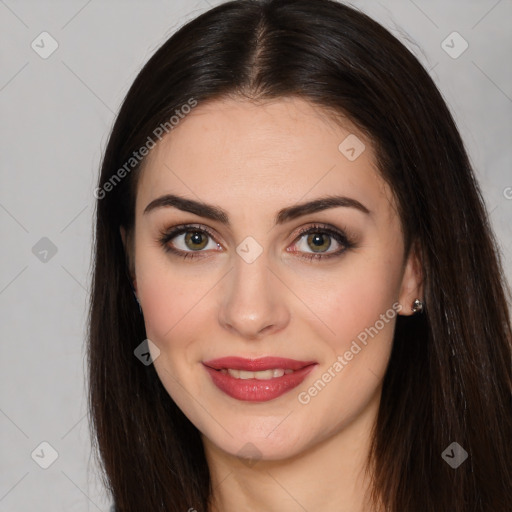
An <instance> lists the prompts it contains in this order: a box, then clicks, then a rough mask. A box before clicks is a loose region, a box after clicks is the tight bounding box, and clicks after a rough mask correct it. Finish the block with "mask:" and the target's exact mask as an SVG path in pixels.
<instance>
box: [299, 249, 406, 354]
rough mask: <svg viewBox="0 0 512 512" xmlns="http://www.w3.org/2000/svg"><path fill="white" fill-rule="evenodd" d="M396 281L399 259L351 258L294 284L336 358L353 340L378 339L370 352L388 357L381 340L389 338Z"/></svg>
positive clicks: (396, 289)
mask: <svg viewBox="0 0 512 512" xmlns="http://www.w3.org/2000/svg"><path fill="white" fill-rule="evenodd" d="M384 254H385V253H384ZM400 279H401V267H400V257H399V255H389V257H387V258H384V257H382V253H381V254H380V255H379V256H375V257H374V256H373V255H372V256H371V257H365V258H363V257H360V256H359V255H355V256H353V257H351V260H350V261H348V260H347V262H346V264H343V265H341V266H340V268H339V270H338V271H336V272H332V273H330V274H329V275H328V276H327V275H326V276H322V277H320V278H319V274H318V273H316V274H315V275H313V274H311V275H310V277H309V276H308V274H307V273H306V274H303V275H302V277H301V280H300V281H297V284H298V288H297V295H298V296H299V297H301V298H303V299H304V300H303V302H304V303H306V304H307V305H308V306H309V310H310V311H313V312H314V313H315V316H316V318H317V320H316V322H315V324H316V325H318V326H319V327H318V329H319V330H318V332H317V335H318V336H319V337H321V338H323V339H324V340H326V341H327V342H328V344H329V345H330V348H331V349H332V350H333V352H335V353H336V354H343V353H344V352H345V351H346V350H349V348H350V345H351V343H352V341H353V340H356V339H359V340H360V341H361V342H362V344H363V345H364V341H367V340H368V339H374V338H376V337H377V336H378V339H379V340H381V342H380V346H381V349H382V350H381V349H378V348H377V347H374V348H375V351H376V352H381V353H384V354H386V353H387V349H388V348H389V347H388V346H387V345H389V344H386V343H385V341H386V340H387V341H389V342H391V339H392V337H393V327H394V319H395V317H396V309H397V305H396V304H395V303H396V302H397V301H398V294H399V289H400ZM393 304H395V308H393ZM381 315H382V316H381ZM308 316H311V313H310V312H308ZM375 329H376V330H377V331H378V332H377V333H376V331H375ZM368 345H369V344H368ZM367 352H368V351H367Z"/></svg>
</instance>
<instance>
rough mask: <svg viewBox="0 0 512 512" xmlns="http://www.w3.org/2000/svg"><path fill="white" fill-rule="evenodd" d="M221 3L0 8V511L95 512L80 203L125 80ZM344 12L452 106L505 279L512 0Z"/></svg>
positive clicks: (511, 206)
mask: <svg viewBox="0 0 512 512" xmlns="http://www.w3.org/2000/svg"><path fill="white" fill-rule="evenodd" d="M218 3H221V2H219V1H217V2H213V0H197V1H195V0H194V1H192V2H187V1H185V0H167V1H157V0H148V1H139V2H135V1H122V2H121V1H101V0H91V1H86V0H80V1H60V2H59V1H36V0H33V1H15V0H5V1H4V0H0V17H1V18H0V40H1V48H2V50H1V52H2V53H1V67H0V106H1V116H2V123H1V128H0V129H1V134H0V136H1V137H0V138H1V141H2V155H1V158H0V163H1V167H2V172H1V182H0V183H1V187H0V223H1V224H0V225H1V236H2V238H1V239H2V251H1V269H0V311H1V314H2V322H1V324H0V325H1V327H0V328H1V335H2V345H1V346H2V353H1V358H0V364H1V368H0V371H1V375H2V387H1V394H0V443H1V450H0V453H1V457H0V461H1V462H0V464H1V479H0V512H7V511H9V512H14V511H15V512H33V511H34V510H38V511H53V512H58V511H68V512H69V511H71V512H75V511H96V510H101V511H106V510H108V507H109V499H108V496H106V493H105V491H104V489H103V488H102V486H101V484H100V482H99V479H98V477H97V468H96V466H95V464H94V459H92V458H90V454H91V445H90V439H89V434H88V424H87V416H86V398H85V380H84V373H85V363H84V356H85V345H84V341H85V337H84V333H85V320H86V308H87V296H88V286H89V278H90V263H91V256H90V255H91V239H92V214H93V204H94V198H93V195H92V193H93V189H94V187H95V183H96V177H97V172H98V166H99V162H100V158H101V155H102V151H103V149H104V146H105V143H106V139H107V136H108V133H109V130H110V127H111V125H112V122H113V119H114V115H115V112H116V111H117V109H118V108H119V105H120V102H121V101H122V98H123V97H124V95H125V93H126V92H127V90H128V87H129V86H130V84H131V82H132V80H133V79H134V77H135V75H136V73H137V71H138V70H139V69H140V67H141V66H142V64H143V63H144V62H145V61H146V60H147V59H148V58H149V57H150V56H151V55H152V53H153V52H154V51H155V50H156V49H157V48H158V47H159V46H160V45H161V44H162V43H163V42H164V41H165V40H166V39H167V37H168V36H169V35H170V34H171V33H172V32H174V31H175V30H176V29H177V28H178V27H179V26H181V25H182V24H183V23H185V21H187V20H189V19H191V18H192V17H195V16H196V15H198V14H199V13H201V12H203V11H205V10H206V9H208V8H209V6H210V5H214V4H218ZM353 4H354V5H356V6H358V7H360V8H361V9H362V10H364V11H365V12H367V13H369V14H370V15H371V16H373V17H374V18H375V19H377V20H378V21H380V22H381V23H382V24H384V25H385V26H386V27H388V28H389V29H390V30H391V31H392V32H393V33H394V34H395V35H397V36H398V37H399V38H400V39H401V40H402V41H404V42H405V44H406V45H407V46H408V47H409V48H411V49H412V50H413V51H414V53H415V54H416V55H417V56H418V57H419V58H420V60H421V62H422V63H423V64H424V65H425V67H426V68H427V69H429V70H430V73H431V75H432V76H433V78H434V80H435V81H436V83H437V84H438V86H439V88H440V89H441V91H442V93H443V95H444V97H445V98H446V100H447V102H448V103H449V105H450V107H451V109H452V112H453V114H454V116H455V119H456V121H457V123H458V126H459V128H460V130H461V133H462V136H463V138H464V140H465V142H466V144H467V147H468V150H469V153H470V156H471V159H472V161H473V164H474V166H475V169H476V172H477V177H478V179H479V182H480V184H481V187H482V190H483V194H484V197H485V200H486V203H487V206H488V209H489V211H490V212H491V220H492V223H493V227H494V229H495V232H496V234H497V237H498V240H499V242H500V244H501V248H502V253H503V258H504V265H505V269H506V272H507V277H508V279H509V281H510V280H511V278H512V230H511V224H512V188H508V187H512V172H511V159H512V153H511V149H510V144H511V141H512V138H511V132H512V127H511V112H512V99H511V98H512V87H511V76H512V69H511V68H512V65H511V62H512V61H511V60H510V55H511V49H512V44H511V43H512V36H511V31H510V28H509V24H510V19H512V2H511V1H510V0H500V1H496V0H479V1H477V0H473V1H463V0H457V1H450V2H447V1H446V0H442V1H441V0H439V1H421V0H416V1H414V2H413V1H408V0H404V1H399V0H392V1H388V2H375V1H370V0H365V1H355V2H353ZM43 31H46V32H48V33H49V34H51V36H52V37H53V38H54V39H55V40H56V41H57V42H58V45H59V46H58V48H57V50H56V51H55V52H54V53H53V54H52V55H50V56H49V57H48V58H46V59H43V58H42V57H41V56H40V55H39V54H38V53H36V51H35V50H34V49H33V48H32V47H31V44H32V41H35V43H34V44H37V45H39V47H38V51H39V52H42V51H43V50H44V51H48V50H49V49H50V48H51V46H50V40H49V39H47V36H44V37H43V39H44V38H46V39H44V40H43V42H41V39H42V37H39V35H40V34H41V33H42V32H43ZM454 31H457V32H459V33H460V34H461V36H462V37H463V38H464V40H466V41H467V43H468V44H469V47H468V49H467V50H466V51H465V52H464V53H462V54H461V55H460V56H458V57H457V58H453V54H454V52H455V53H458V52H459V51H460V50H461V49H462V44H463V41H462V40H460V39H456V38H455V39H453V37H451V38H448V39H447V42H446V43H444V47H445V48H446V45H449V46H452V47H453V48H451V49H449V48H446V49H448V50H449V51H450V52H451V53H452V56H450V55H449V54H448V53H447V52H446V51H445V49H443V47H442V42H443V41H444V40H446V38H447V36H449V35H450V34H451V33H452V32H454ZM452 40H453V42H452ZM420 48H421V50H420ZM435 150H436V148H432V151H435ZM507 197H508V199H507ZM44 237H46V238H47V239H49V240H50V241H51V244H53V246H54V247H55V249H56V250H57V252H56V253H55V254H53V253H52V245H51V244H50V242H48V240H43V241H41V239H42V238H44ZM34 246H35V249H33V248H34ZM55 249H54V251H55ZM45 250H46V251H48V252H46V253H45V252H44V251H45ZM43 441H46V442H48V443H49V444H50V445H51V446H52V447H53V449H54V450H56V452H57V453H58V458H57V459H56V460H55V461H54V462H53V464H52V465H51V466H50V467H49V468H48V469H42V468H41V467H40V466H39V464H41V463H43V464H44V463H45V462H46V463H49V462H51V461H52V459H51V452H50V450H49V449H48V448H47V447H45V446H43V447H42V448H41V447H39V445H40V443H41V442H43ZM34 450H36V452H35V453H34V455H33V458H32V456H31V454H32V453H33V451H34ZM36 462H37V463H36ZM38 463H39V464H38Z"/></svg>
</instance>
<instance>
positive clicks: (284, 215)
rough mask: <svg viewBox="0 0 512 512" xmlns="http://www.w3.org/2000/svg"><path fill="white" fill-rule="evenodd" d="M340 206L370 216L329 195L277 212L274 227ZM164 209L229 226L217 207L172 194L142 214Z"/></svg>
mask: <svg viewBox="0 0 512 512" xmlns="http://www.w3.org/2000/svg"><path fill="white" fill-rule="evenodd" d="M340 206H343V207H347V208H355V209H356V210H359V211H360V212H362V213H364V214H366V215H371V212H370V210H369V209H368V208H366V206H364V205H363V204H362V203H360V202H359V201H357V200H356V199H352V198H350V197H345V196H333V195H329V196H325V197H320V198H318V199H315V200H313V201H308V202H305V203H299V204H295V205H293V206H288V207H286V208H283V209H281V210H279V212H278V213H277V215H276V217H275V219H274V223H275V224H276V225H277V224H284V223H285V222H289V221H291V220H293V219H296V218H298V217H302V216H304V215H308V214H310V213H316V212H320V211H322V210H327V209H329V208H337V207H340ZM166 207H174V208H178V209H179V210H182V211H184V212H190V213H193V214H195V215H199V216H200V217H205V218H207V219H210V220H214V221H218V222H220V223H222V224H224V225H226V226H229V225H230V222H229V215H228V213H227V212H226V211H225V210H223V209H222V208H220V207H219V206H214V205H211V204H207V203H203V202H200V201H194V200H193V199H185V198H184V197H181V196H177V195H174V194H166V195H163V196H161V197H157V198H156V199H154V200H153V201H151V202H150V203H149V204H148V205H147V206H146V208H145V209H144V212H143V213H144V214H146V213H149V212H151V211H153V210H156V209H159V208H166Z"/></svg>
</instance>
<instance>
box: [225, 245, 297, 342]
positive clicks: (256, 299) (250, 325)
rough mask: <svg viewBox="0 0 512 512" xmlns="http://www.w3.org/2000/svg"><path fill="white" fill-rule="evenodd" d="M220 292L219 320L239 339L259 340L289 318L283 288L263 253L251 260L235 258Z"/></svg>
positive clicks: (281, 326) (285, 323) (278, 327)
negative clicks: (221, 299) (221, 296)
mask: <svg viewBox="0 0 512 512" xmlns="http://www.w3.org/2000/svg"><path fill="white" fill-rule="evenodd" d="M222 294H223V301H222V303H221V306H220V310H219V323H220V324H221V325H222V327H223V328H224V329H226V330H228V331H230V332H231V333H232V334H235V335H236V336H237V337H239V338H243V339H247V340H258V339H261V338H262V337H264V336H268V335H270V334H273V333H276V332H278V331H281V330H282V329H284V328H285V327H286V326H287V325H288V323H289V321H290V311H289V308H288V305H287V303H286V297H285V295H286V287H285V285H284V284H283V283H282V282H281V281H280V279H278V278H277V277H276V275H275V274H274V272H273V271H272V270H271V269H270V267H269V266H268V261H267V259H266V257H265V253H264V254H262V255H260V256H259V257H258V258H257V259H256V260H255V261H253V262H252V263H247V262H246V261H244V260H243V259H242V258H239V257H237V258H235V262H234V268H233V269H232V271H231V272H229V273H228V275H227V276H226V280H225V282H224V287H223V288H222Z"/></svg>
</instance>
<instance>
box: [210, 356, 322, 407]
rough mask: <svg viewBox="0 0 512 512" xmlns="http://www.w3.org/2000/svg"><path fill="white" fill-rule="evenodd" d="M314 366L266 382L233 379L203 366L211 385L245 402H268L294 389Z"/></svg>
mask: <svg viewBox="0 0 512 512" xmlns="http://www.w3.org/2000/svg"><path fill="white" fill-rule="evenodd" d="M314 366H316V365H315V364H311V365H309V366H305V367H304V368H301V369H300V370H295V371H294V372H293V373H289V374H285V375H283V376H282V377H274V378H272V379H268V380H259V379H235V378H234V377H231V375H229V374H224V373H222V372H220V371H219V370H214V369H213V368H210V367H209V366H205V368H206V370H207V371H208V373H209V374H210V376H211V378H212V380H213V383H214V384H215V385H216V386H217V387H218V388H219V389H220V390H221V391H223V392H224V393H226V395H229V396H230V397H232V398H236V399H237V400H244V401H246V402H268V401H269V400H273V399H274V398H277V397H278V396H281V395H283V394H284V393H287V392H288V391H290V390H292V389H293V388H296V387H297V386H298V385H299V384H300V383H301V382H302V381H303V380H304V379H305V378H306V376H307V375H308V373H309V372H310V371H311V370H312V369H313V367H314Z"/></svg>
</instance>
